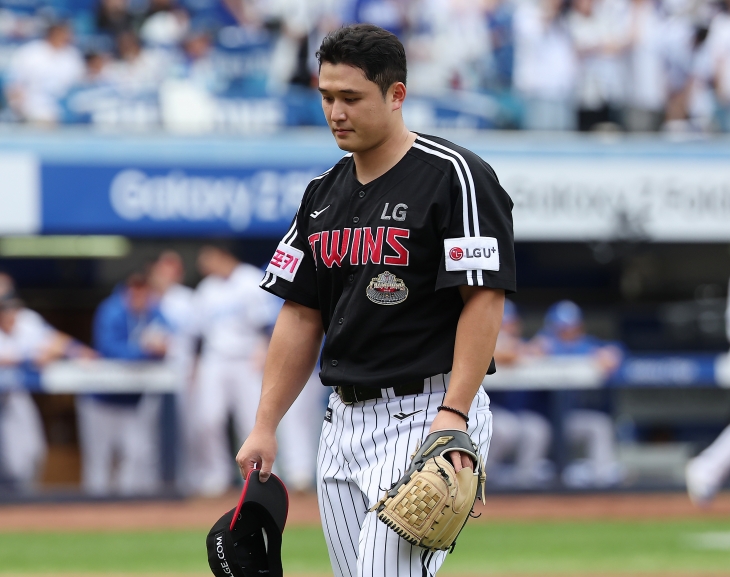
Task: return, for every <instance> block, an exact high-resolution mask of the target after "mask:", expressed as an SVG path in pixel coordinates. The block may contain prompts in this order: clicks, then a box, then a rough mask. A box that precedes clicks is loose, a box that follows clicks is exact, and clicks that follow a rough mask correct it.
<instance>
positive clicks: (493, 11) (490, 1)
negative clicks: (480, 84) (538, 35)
mask: <svg viewBox="0 0 730 577" xmlns="http://www.w3.org/2000/svg"><path fill="white" fill-rule="evenodd" d="M484 5H485V11H486V16H487V26H488V27H489V37H490V39H491V41H492V55H493V57H492V60H493V68H492V70H491V71H490V74H489V75H488V78H487V86H488V87H490V88H497V89H509V88H511V86H512V75H513V69H514V58H515V46H514V43H515V39H514V32H513V25H514V20H513V16H514V5H513V3H512V2H511V1H510V0H484Z"/></svg>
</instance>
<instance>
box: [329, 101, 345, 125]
mask: <svg viewBox="0 0 730 577" xmlns="http://www.w3.org/2000/svg"><path fill="white" fill-rule="evenodd" d="M346 119H347V114H345V107H344V105H342V104H339V103H338V102H337V101H335V103H334V104H333V105H332V110H330V120H332V122H342V121H343V120H346Z"/></svg>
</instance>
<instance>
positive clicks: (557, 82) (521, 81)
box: [514, 0, 576, 130]
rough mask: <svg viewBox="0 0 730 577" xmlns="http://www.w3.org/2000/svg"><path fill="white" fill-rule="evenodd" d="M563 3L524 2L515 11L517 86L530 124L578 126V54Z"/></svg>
mask: <svg viewBox="0 0 730 577" xmlns="http://www.w3.org/2000/svg"><path fill="white" fill-rule="evenodd" d="M561 4H562V1H561V0H541V1H540V2H539V3H532V2H522V3H520V4H519V5H518V7H517V10H516V11H515V16H514V35H515V70H514V87H515V89H516V90H517V92H518V93H519V95H520V96H521V97H522V98H523V100H524V103H525V117H524V124H523V125H524V127H525V128H528V129H533V130H571V129H573V128H575V112H574V107H575V104H574V94H575V81H576V59H575V55H574V53H573V47H572V43H571V38H570V34H569V31H568V27H567V24H566V21H565V18H564V16H563V14H562V13H561Z"/></svg>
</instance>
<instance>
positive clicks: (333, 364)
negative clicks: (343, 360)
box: [330, 359, 337, 367]
mask: <svg viewBox="0 0 730 577" xmlns="http://www.w3.org/2000/svg"><path fill="white" fill-rule="evenodd" d="M330 364H331V365H332V366H333V367H336V366H337V359H332V363H330Z"/></svg>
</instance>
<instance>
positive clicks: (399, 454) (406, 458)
mask: <svg viewBox="0 0 730 577" xmlns="http://www.w3.org/2000/svg"><path fill="white" fill-rule="evenodd" d="M448 379H449V375H437V376H435V377H431V378H429V379H426V380H425V385H424V393H423V394H420V395H409V396H405V397H394V396H393V395H392V389H383V391H384V394H387V398H382V399H377V400H372V401H365V402H360V403H355V404H351V405H346V404H344V403H343V402H342V401H341V400H340V398H339V396H337V395H336V394H335V393H333V394H332V395H330V402H329V407H328V410H327V413H326V416H325V422H324V424H323V427H322V436H321V438H320V445H319V454H318V457H317V477H318V479H317V497H318V500H319V508H320V515H321V518H322V526H323V529H324V536H325V540H326V541H327V547H328V550H329V555H330V562H331V563H332V570H333V572H334V575H335V577H365V576H368V577H371V576H372V575H378V576H379V577H396V576H403V575H419V576H426V575H428V576H433V575H435V573H436V571H437V570H438V569H439V567H440V566H441V564H442V563H443V561H444V559H445V558H446V551H436V552H433V551H427V550H426V549H422V548H420V547H417V546H414V545H411V544H410V543H408V542H407V541H405V540H403V539H401V538H400V537H399V536H398V535H397V534H396V533H395V532H394V531H393V530H392V529H390V528H388V527H387V526H386V525H385V524H384V523H382V522H381V521H379V520H378V518H377V516H376V513H374V512H373V513H371V512H369V511H368V510H369V509H370V507H372V506H373V505H374V504H375V503H376V502H377V501H378V500H379V499H380V498H381V497H382V496H383V493H384V492H385V491H386V490H387V489H389V488H390V487H391V486H392V485H393V484H394V483H395V482H396V481H397V480H398V479H400V477H402V475H403V473H404V472H405V471H406V469H407V468H408V465H409V463H410V456H411V454H413V452H414V451H415V450H416V447H417V445H418V443H419V442H420V441H421V440H423V439H424V438H425V437H426V435H428V431H429V427H430V426H431V423H432V422H433V419H434V418H435V417H436V415H437V413H438V411H437V407H438V406H439V405H441V404H442V403H443V400H444V396H445V391H446V386H447V385H448ZM468 432H469V434H470V435H471V437H472V439H473V440H474V442H475V443H477V445H478V446H479V451H480V453H481V454H482V457H483V458H484V459H485V460H486V457H487V453H488V451H489V441H490V438H491V436H492V415H491V413H490V412H489V397H488V396H487V394H486V393H485V392H484V391H483V390H481V389H480V390H479V392H478V393H477V396H476V397H475V399H474V402H473V403H472V406H471V409H470V410H469V428H468Z"/></svg>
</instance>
